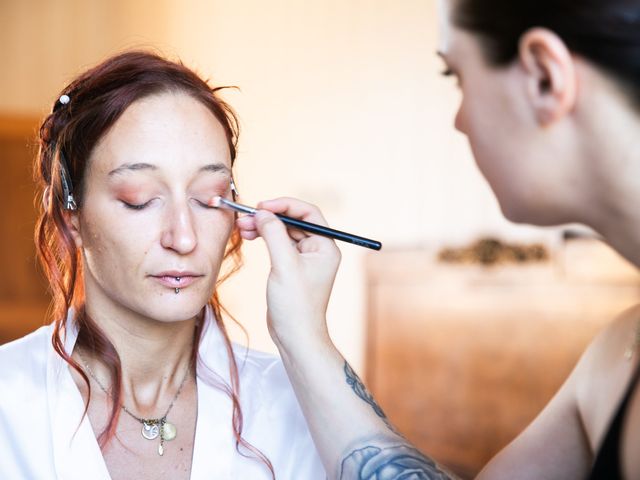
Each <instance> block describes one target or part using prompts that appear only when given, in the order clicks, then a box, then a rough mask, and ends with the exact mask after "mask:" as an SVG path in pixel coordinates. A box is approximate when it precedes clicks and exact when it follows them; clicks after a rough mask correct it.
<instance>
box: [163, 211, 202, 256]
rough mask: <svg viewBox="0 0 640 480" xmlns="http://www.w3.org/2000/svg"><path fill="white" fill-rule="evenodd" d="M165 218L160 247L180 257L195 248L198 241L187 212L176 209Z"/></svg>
mask: <svg viewBox="0 0 640 480" xmlns="http://www.w3.org/2000/svg"><path fill="white" fill-rule="evenodd" d="M167 217H168V218H167V219H166V224H165V227H164V229H163V232H162V236H161V238H160V243H161V244H162V246H163V247H164V248H167V249H169V250H173V251H175V252H176V253H179V254H181V255H185V254H187V253H189V252H191V251H192V250H193V249H194V248H196V244H197V241H198V240H197V237H196V230H195V226H194V224H193V219H192V218H191V215H190V212H189V210H188V209H187V208H186V207H184V208H179V207H176V208H174V209H173V211H172V212H171V213H170V214H168V215H167Z"/></svg>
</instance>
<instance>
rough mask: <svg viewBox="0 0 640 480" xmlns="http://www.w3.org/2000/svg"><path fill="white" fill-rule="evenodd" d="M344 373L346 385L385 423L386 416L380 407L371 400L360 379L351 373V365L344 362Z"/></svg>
mask: <svg viewBox="0 0 640 480" xmlns="http://www.w3.org/2000/svg"><path fill="white" fill-rule="evenodd" d="M344 373H345V375H346V376H347V383H348V384H349V385H350V386H351V388H352V389H353V391H354V392H355V394H356V395H357V396H359V397H360V398H361V399H362V400H364V401H365V402H367V403H368V404H369V405H371V408H373V411H374V412H376V415H378V416H379V417H380V418H382V419H383V420H384V421H385V422H387V416H386V415H385V414H384V412H383V411H382V409H381V408H380V405H378V404H377V403H376V400H375V399H374V398H373V395H371V393H370V392H369V390H367V387H365V386H364V383H362V380H360V377H358V375H357V374H356V372H354V371H353V368H351V365H349V363H347V362H344Z"/></svg>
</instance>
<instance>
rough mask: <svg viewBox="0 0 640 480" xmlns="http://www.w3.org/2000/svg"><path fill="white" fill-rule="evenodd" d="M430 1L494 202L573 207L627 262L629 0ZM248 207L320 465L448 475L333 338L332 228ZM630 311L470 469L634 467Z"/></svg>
mask: <svg viewBox="0 0 640 480" xmlns="http://www.w3.org/2000/svg"><path fill="white" fill-rule="evenodd" d="M439 16H440V19H441V38H440V51H439V54H440V55H441V56H442V58H443V59H444V62H445V63H446V65H447V69H446V74H447V75H451V76H454V77H455V78H457V80H458V85H459V88H460V89H461V91H462V95H463V99H462V103H461V105H460V107H459V111H458V113H457V116H456V120H455V127H456V128H457V129H458V130H460V131H461V132H463V133H464V134H465V135H467V137H468V139H469V143H470V145H471V149H472V151H473V154H474V156H475V159H476V162H477V164H478V166H479V167H480V170H481V171H482V173H483V174H484V176H485V177H486V178H487V180H488V182H489V183H490V185H491V187H492V189H493V191H494V193H495V195H496V196H497V198H498V201H499V203H500V206H501V209H502V211H503V213H504V215H505V216H506V217H507V218H508V219H510V220H512V221H515V222H522V223H533V224H537V225H558V224H563V223H568V222H581V223H584V224H586V225H588V226H590V227H592V228H593V229H595V230H596V231H598V232H599V233H600V234H602V236H603V237H604V238H605V239H606V240H607V241H608V242H609V244H610V245H612V246H613V247H614V248H615V249H616V250H617V251H618V252H620V254H622V255H623V256H624V257H626V258H627V259H628V260H629V261H631V262H633V263H634V264H635V265H637V266H640V0H632V1H631V0H589V1H586V0H585V1H576V0H555V1H549V0H521V1H517V2H515V1H513V0H442V1H440V2H439ZM505 132H508V134H505ZM259 207H260V208H262V209H264V210H263V211H260V212H259V213H258V214H257V215H256V217H255V218H251V217H245V218H242V219H240V220H238V224H239V225H240V227H241V229H242V235H243V237H244V238H246V239H253V238H256V237H257V236H262V237H263V238H264V240H265V241H266V244H267V247H268V250H269V253H270V256H271V262H272V269H271V273H270V276H269V283H268V291H267V298H268V323H269V328H270V332H271V334H272V337H273V339H274V341H275V342H276V344H277V345H278V348H279V349H280V352H281V354H282V358H283V360H284V363H285V367H286V369H287V372H288V374H289V377H290V378H291V380H292V383H293V385H294V389H295V391H296V394H297V396H298V399H299V400H300V402H301V405H302V408H303V411H304V414H305V416H306V418H307V420H308V422H309V425H310V428H311V431H312V435H313V438H314V440H315V442H316V446H317V447H318V449H319V451H320V454H321V457H322V459H323V461H324V464H325V468H326V469H327V471H328V472H329V473H330V478H332V479H341V480H352V479H358V480H365V479H366V480H369V479H371V480H373V479H383V478H384V479H390V480H391V479H393V480H399V479H405V478H406V479H416V480H418V479H420V480H423V479H446V478H451V475H450V474H448V473H447V472H445V471H443V470H442V469H441V468H440V467H439V466H438V465H437V464H436V463H435V462H434V461H432V460H431V459H430V458H429V452H423V453H420V452H418V451H417V450H416V449H415V448H414V447H412V446H411V445H410V444H408V443H407V442H406V441H405V440H404V439H403V438H402V437H401V436H399V435H397V434H396V433H395V432H394V431H393V429H392V428H391V426H390V425H389V422H388V420H387V419H386V418H385V417H384V414H383V413H382V411H381V410H380V409H379V408H378V407H377V405H376V404H375V400H374V399H373V398H372V397H371V395H370V394H369V393H368V392H367V390H366V388H365V387H364V385H362V382H361V381H360V380H359V379H358V378H357V376H356V375H355V374H354V372H353V370H352V369H351V368H350V367H349V364H348V363H347V362H346V361H345V359H344V358H343V357H342V355H341V354H340V352H338V351H337V350H336V348H335V347H334V345H333V344H332V342H331V339H330V337H329V334H328V332H327V328H326V323H325V309H326V306H327V301H328V299H329V295H330V290H331V288H332V282H333V279H334V275H335V272H336V269H337V266H338V263H339V260H340V253H339V251H338V250H337V248H336V246H335V244H334V243H333V242H332V241H330V240H328V239H326V238H320V237H316V236H312V235H307V234H302V233H300V232H296V231H293V230H290V231H288V232H287V230H286V229H285V228H284V225H283V224H282V223H281V222H279V221H278V220H277V219H276V217H274V216H273V215H272V214H271V213H268V212H267V211H265V210H269V211H272V212H280V213H286V214H287V215H290V216H294V217H298V218H303V219H305V220H310V221H314V222H323V219H322V215H321V213H320V212H319V211H318V209H316V208H315V207H313V206H311V205H308V204H304V203H302V202H300V201H296V200H293V199H286V198H285V199H277V200H272V201H268V202H263V203H262V204H261V205H259ZM292 240H293V242H292ZM639 321H640V308H634V309H631V310H629V311H627V312H625V313H623V314H622V315H621V316H620V317H619V318H618V319H616V320H613V321H612V322H611V324H610V326H609V327H608V328H607V329H605V331H603V332H602V333H601V334H600V335H598V336H597V337H596V338H595V340H594V341H593V342H592V343H591V345H590V346H589V347H588V349H587V350H586V351H585V353H584V355H583V356H582V358H581V359H580V361H579V362H578V364H577V365H576V367H575V369H574V371H573V372H572V373H571V375H570V376H569V378H568V379H567V380H566V382H565V383H564V385H563V386H562V387H561V388H560V390H559V391H558V392H557V394H556V395H555V397H554V398H553V399H552V400H551V402H550V403H549V404H548V405H547V406H546V407H545V409H544V410H543V411H542V412H541V413H540V414H539V416H538V417H537V418H536V419H535V420H534V421H533V422H532V423H531V425H530V426H529V427H527V429H526V430H524V431H523V432H522V433H521V434H520V435H519V436H518V437H517V438H516V439H514V440H513V441H512V442H511V444H509V445H508V446H507V447H506V448H505V449H504V450H503V451H502V452H500V453H499V454H498V455H497V456H496V457H495V458H494V459H492V460H491V461H490V462H489V464H488V465H487V466H486V467H485V468H484V469H483V470H482V472H481V473H480V474H479V476H478V478H482V479H502V478H504V479H520V480H523V479H532V480H539V479H543V478H544V479H558V480H566V479H578V478H592V479H600V478H602V479H604V478H606V479H608V480H614V479H618V478H628V479H632V478H640V456H639V455H638V451H639V450H640V387H638V385H637V384H638V377H639V375H640V368H639V367H638V364H639V356H640V355H639V352H638V341H639V339H640V330H639V328H640V324H639ZM425 375H429V368H428V365H425Z"/></svg>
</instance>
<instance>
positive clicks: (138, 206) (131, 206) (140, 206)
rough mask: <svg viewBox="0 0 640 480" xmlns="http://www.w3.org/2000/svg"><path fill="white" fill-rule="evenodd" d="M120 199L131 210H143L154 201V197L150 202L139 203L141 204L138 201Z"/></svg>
mask: <svg viewBox="0 0 640 480" xmlns="http://www.w3.org/2000/svg"><path fill="white" fill-rule="evenodd" d="M120 201H121V202H122V204H123V205H124V206H125V208H128V209H130V210H142V209H144V208H145V207H147V206H148V205H149V204H150V203H151V202H152V201H153V199H151V200H149V201H148V202H144V203H139V204H138V203H129V202H125V201H124V200H120Z"/></svg>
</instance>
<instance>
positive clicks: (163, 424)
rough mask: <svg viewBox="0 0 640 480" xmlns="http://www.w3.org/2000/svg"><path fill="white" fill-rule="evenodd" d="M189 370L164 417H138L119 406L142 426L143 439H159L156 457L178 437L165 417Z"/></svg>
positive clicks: (176, 430) (87, 367)
mask: <svg viewBox="0 0 640 480" xmlns="http://www.w3.org/2000/svg"><path fill="white" fill-rule="evenodd" d="M78 356H79V357H80V358H81V359H82V362H83V363H84V366H85V368H86V369H87V372H89V376H90V377H91V378H93V380H94V381H95V382H96V383H97V384H98V386H99V387H100V389H101V390H102V391H103V392H104V393H105V395H107V396H109V397H110V396H111V394H110V393H109V391H108V390H107V389H106V388H105V386H104V385H102V383H101V382H100V380H98V378H97V377H96V376H95V374H94V373H93V370H91V367H89V364H88V363H87V361H86V360H85V358H84V357H83V356H82V355H80V352H78ZM190 370H191V366H187V370H186V371H185V372H184V377H183V378H182V382H180V386H179V387H178V390H177V391H176V394H175V395H174V396H173V399H172V400H171V403H170V404H169V407H168V408H167V410H166V411H165V412H164V415H162V416H161V417H160V418H141V417H138V416H137V415H135V414H134V413H133V412H131V410H129V409H128V408H127V407H125V405H124V403H121V404H120V407H121V408H122V410H124V411H125V412H126V413H127V414H128V415H129V416H131V417H132V418H134V419H135V420H137V421H138V422H140V423H141V424H142V432H141V433H142V436H143V437H144V438H146V439H147V440H155V439H156V438H158V437H160V444H159V445H158V455H160V456H162V455H164V442H165V441H171V440H173V439H174V438H176V436H177V435H178V429H177V428H176V426H175V425H174V424H173V423H171V422H168V421H167V415H169V412H170V411H171V408H173V404H174V403H175V401H176V400H177V399H178V396H179V395H180V392H181V391H182V387H183V386H184V384H185V382H186V381H187V377H188V376H189V371H190Z"/></svg>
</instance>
